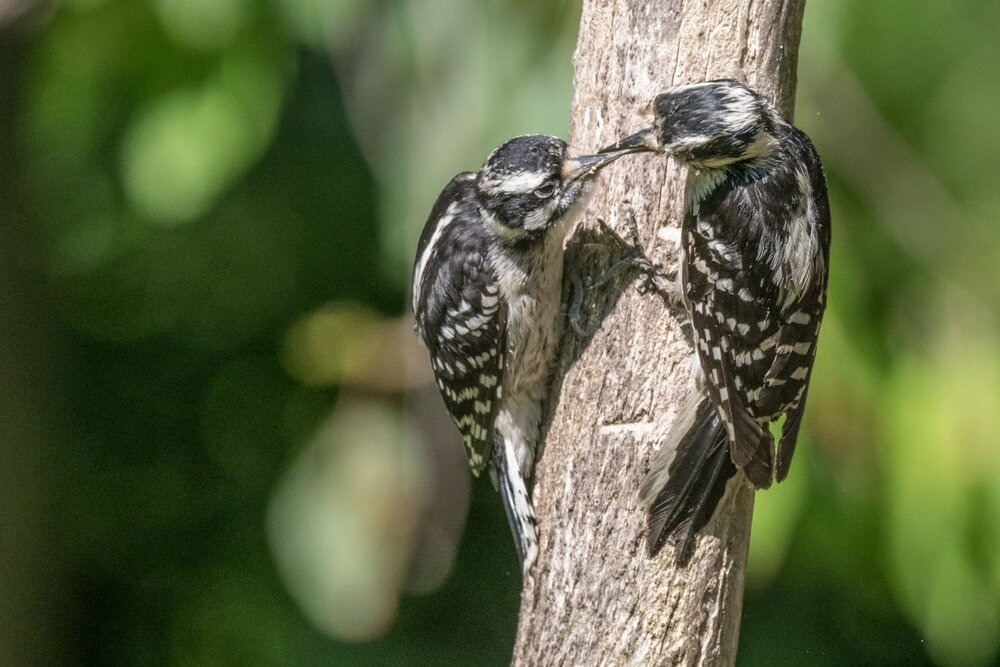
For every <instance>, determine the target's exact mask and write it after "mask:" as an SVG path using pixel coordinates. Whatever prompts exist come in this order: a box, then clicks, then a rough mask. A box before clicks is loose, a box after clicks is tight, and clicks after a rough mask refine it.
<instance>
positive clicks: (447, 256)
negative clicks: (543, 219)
mask: <svg viewBox="0 0 1000 667" xmlns="http://www.w3.org/2000/svg"><path fill="white" fill-rule="evenodd" d="M473 180H474V174H471V173H463V174H459V175H458V176H456V177H455V178H454V179H453V180H452V181H451V183H449V184H448V185H447V186H446V187H445V189H444V190H443V191H442V193H441V195H440V196H439V197H438V200H437V202H436V203H435V205H434V208H433V210H432V211H431V215H430V218H428V220H427V224H426V225H425V227H424V231H423V234H422V235H421V238H420V242H419V244H418V247H417V261H416V265H415V267H414V278H413V292H414V298H413V302H414V313H415V316H416V328H417V332H418V333H419V335H420V337H421V339H422V340H423V342H424V344H425V345H426V346H427V348H428V349H429V350H430V355H431V367H432V368H433V370H434V376H435V379H436V381H437V386H438V389H439V390H440V392H441V397H442V398H443V399H444V402H445V406H446V407H447V408H448V412H449V414H450V415H451V419H452V421H453V422H454V423H455V426H457V427H458V429H459V431H460V432H461V434H462V440H463V442H464V444H465V449H466V454H467V455H468V457H469V465H470V466H471V468H472V470H473V472H474V473H476V474H477V475H478V474H479V473H480V472H481V471H482V470H483V468H485V467H486V465H487V463H488V462H489V460H490V455H491V452H492V447H493V425H494V421H495V418H496V412H497V408H498V405H499V403H500V398H501V394H502V391H503V388H502V387H503V368H504V352H505V347H506V330H505V321H506V312H505V304H504V303H503V300H502V299H501V297H500V293H499V292H500V289H499V285H498V284H497V281H496V278H495V276H494V274H493V271H492V269H491V268H490V264H489V260H488V258H487V238H486V236H485V234H486V232H485V230H484V227H483V225H482V223H481V221H480V220H479V218H478V215H479V212H478V207H477V206H476V205H475V202H474V201H473V199H472V184H473ZM442 250H443V251H442Z"/></svg>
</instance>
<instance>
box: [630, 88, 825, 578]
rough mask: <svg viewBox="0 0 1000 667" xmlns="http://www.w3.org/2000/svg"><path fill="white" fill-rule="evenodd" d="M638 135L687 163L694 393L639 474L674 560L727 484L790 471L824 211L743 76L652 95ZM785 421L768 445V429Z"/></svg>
mask: <svg viewBox="0 0 1000 667" xmlns="http://www.w3.org/2000/svg"><path fill="white" fill-rule="evenodd" d="M652 107H653V112H654V119H655V120H654V126H653V127H652V128H650V129H648V130H645V131H643V132H640V133H637V134H635V135H633V136H632V137H629V138H627V139H625V140H623V141H622V142H619V144H618V145H617V146H615V147H610V148H616V147H621V146H623V145H629V144H637V143H641V144H644V145H646V146H647V148H648V149H651V150H658V151H663V152H666V153H667V154H669V155H671V156H673V157H675V158H677V159H678V160H680V161H681V162H683V163H685V164H687V165H688V167H689V178H688V188H687V197H686V211H685V216H684V221H683V224H682V228H681V259H680V275H679V276H678V277H679V285H680V291H681V294H680V296H681V298H682V301H683V304H684V307H685V310H686V311H687V313H688V317H689V320H690V326H691V332H692V338H693V345H694V352H695V358H696V368H697V371H698V372H697V373H696V384H697V389H698V391H697V393H695V394H694V395H692V397H691V400H690V401H689V402H688V404H687V405H686V406H685V407H684V408H683V409H682V410H681V411H680V413H679V417H678V421H677V424H678V425H677V426H676V427H675V428H674V429H672V430H671V432H670V434H669V435H668V437H667V439H666V441H665V442H664V443H663V445H662V447H661V451H660V452H659V453H658V454H657V455H656V456H655V457H654V460H653V463H652V465H651V469H650V472H649V474H648V475H647V477H646V479H645V480H644V482H643V488H642V491H641V496H642V500H643V501H644V503H645V504H647V505H648V506H649V508H650V509H649V525H648V532H647V540H648V546H649V550H650V552H651V553H655V552H656V551H658V550H659V548H660V547H661V545H662V544H663V543H664V541H665V540H666V538H667V537H668V536H670V535H675V536H677V537H678V538H679V546H678V549H677V557H678V559H680V560H682V561H683V560H685V559H686V558H687V557H688V556H689V555H690V552H691V549H692V547H693V538H694V534H695V533H696V531H697V530H699V529H700V528H701V527H702V526H704V525H705V523H707V521H708V520H709V519H710V518H711V515H712V513H713V512H714V509H715V507H716V505H717V503H718V502H719V499H720V498H721V497H722V496H723V492H724V489H725V485H726V482H727V480H728V479H730V478H731V477H733V476H734V475H735V474H736V471H737V469H739V470H742V471H743V472H744V474H745V475H746V477H747V479H748V480H749V481H750V482H751V483H752V484H753V485H754V486H755V487H757V488H766V487H768V486H770V484H771V483H772V481H774V480H775V479H776V480H778V481H781V480H782V479H784V477H785V475H786V474H787V473H788V468H789V465H790V463H791V458H792V453H793V452H794V449H795V443H796V439H797V437H798V431H799V426H800V424H801V420H802V414H803V411H804V409H805V400H806V393H807V391H808V383H809V375H810V372H811V369H812V364H813V360H814V358H815V353H816V341H817V338H818V335H819V326H820V322H821V320H822V316H823V311H824V308H825V306H826V286H827V269H828V266H829V248H830V211H829V205H828V202H827V192H826V181H825V179H824V176H823V171H822V166H821V164H820V160H819V156H818V155H817V154H816V151H815V149H814V148H813V145H812V143H811V142H810V141H809V139H808V137H806V135H805V134H803V133H802V132H801V131H799V130H798V129H796V128H794V127H792V126H791V125H790V124H789V123H787V122H786V121H784V120H783V119H781V118H780V116H779V115H778V114H777V112H776V111H775V110H774V109H773V108H772V107H771V106H770V105H769V104H768V103H767V102H766V101H764V100H763V99H762V98H761V97H760V96H759V95H758V94H757V93H756V92H755V91H753V90H752V89H751V88H749V87H748V86H747V85H746V84H743V83H741V82H737V81H731V80H723V81H712V82H705V83H698V84H690V85H686V86H678V87H676V88H673V89H671V90H668V91H667V92H665V93H663V94H661V95H659V96H657V98H656V99H655V100H654V101H653V105H652ZM782 416H784V417H785V422H784V425H783V428H782V436H781V439H780V442H779V444H778V448H777V453H776V454H775V452H774V451H773V450H774V441H773V437H772V435H771V432H770V429H769V424H770V423H771V422H774V421H776V420H778V419H780V418H781V417H782Z"/></svg>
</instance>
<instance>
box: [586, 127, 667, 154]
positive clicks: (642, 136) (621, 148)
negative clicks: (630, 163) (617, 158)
mask: <svg viewBox="0 0 1000 667" xmlns="http://www.w3.org/2000/svg"><path fill="white" fill-rule="evenodd" d="M646 151H652V152H654V153H661V152H663V148H662V147H661V146H660V142H658V141H657V140H656V133H655V132H654V128H652V127H647V128H646V129H645V130H641V131H639V132H636V133H635V134H631V135H629V136H627V137H625V138H624V139H622V140H621V141H619V142H618V143H614V144H611V145H610V146H605V147H604V148H602V149H601V153H616V152H621V153H622V154H623V155H624V154H625V153H643V152H646Z"/></svg>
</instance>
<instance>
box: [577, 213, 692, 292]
mask: <svg viewBox="0 0 1000 667" xmlns="http://www.w3.org/2000/svg"><path fill="white" fill-rule="evenodd" d="M625 220H626V223H627V225H628V233H629V240H628V241H626V240H625V239H624V238H622V236H621V234H619V233H618V232H617V231H615V229H614V228H613V227H611V225H609V224H608V223H607V222H606V221H605V220H603V219H602V218H598V219H597V224H598V225H599V226H600V227H601V229H602V230H603V231H604V233H605V234H607V235H608V236H610V237H611V240H612V241H614V243H615V244H616V245H618V246H619V247H620V248H621V249H622V250H624V252H625V257H623V258H622V259H619V260H618V261H617V262H615V263H614V264H612V265H611V266H610V267H609V268H607V269H606V270H605V271H603V272H602V273H601V274H600V275H599V276H598V277H597V278H596V279H595V280H594V282H593V284H592V285H591V287H598V286H600V285H604V284H605V283H607V282H609V281H611V280H614V279H615V278H616V277H618V276H619V275H621V274H622V273H624V272H625V271H627V270H629V269H633V268H634V269H637V270H638V271H640V272H641V273H642V276H643V279H642V282H641V283H640V284H639V286H638V287H637V289H638V290H639V293H640V294H643V295H645V294H649V293H651V292H655V293H657V294H659V295H660V296H661V297H663V298H664V299H665V300H666V301H667V302H668V303H669V304H670V305H672V306H675V305H678V304H679V303H680V294H679V293H678V291H677V288H676V284H675V281H674V279H673V278H671V277H670V276H668V275H667V274H666V273H664V272H663V269H662V267H661V266H660V265H659V264H655V263H654V262H653V261H652V260H651V259H649V257H648V256H647V255H646V252H645V251H644V250H643V249H642V242H641V241H640V240H639V227H638V225H637V224H636V221H635V214H634V213H633V212H632V211H631V210H630V211H629V212H628V215H627V216H626V218H625Z"/></svg>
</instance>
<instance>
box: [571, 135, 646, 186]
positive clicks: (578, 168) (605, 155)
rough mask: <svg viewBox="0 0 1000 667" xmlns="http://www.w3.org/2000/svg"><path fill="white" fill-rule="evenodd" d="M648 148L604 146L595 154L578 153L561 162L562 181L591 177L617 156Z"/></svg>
mask: <svg viewBox="0 0 1000 667" xmlns="http://www.w3.org/2000/svg"><path fill="white" fill-rule="evenodd" d="M619 143H621V142H619ZM616 146H617V144H616ZM648 150H652V149H650V148H646V147H641V148H640V147H623V148H606V149H604V150H602V151H601V152H600V153H596V154H595V155H580V156H577V157H571V158H567V159H566V162H564V163H563V168H562V176H563V182H564V183H570V182H572V181H577V180H580V179H588V178H592V177H593V176H594V174H596V173H597V172H598V171H600V170H601V169H603V168H604V167H606V166H608V165H609V164H611V163H612V162H614V161H615V160H617V159H618V158H620V157H622V156H624V155H628V154H629V153H638V152H641V151H648Z"/></svg>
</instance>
